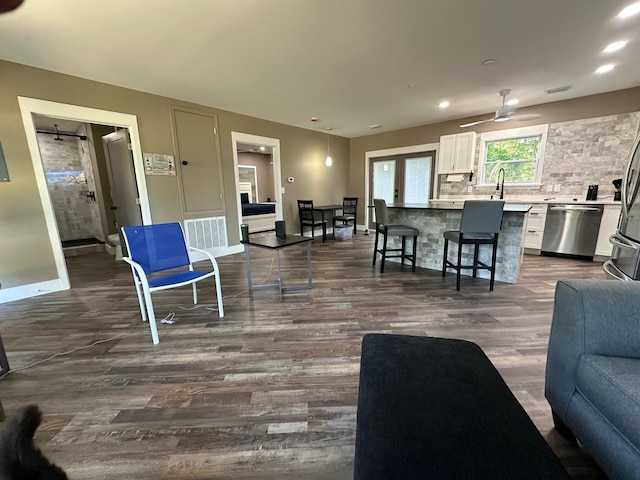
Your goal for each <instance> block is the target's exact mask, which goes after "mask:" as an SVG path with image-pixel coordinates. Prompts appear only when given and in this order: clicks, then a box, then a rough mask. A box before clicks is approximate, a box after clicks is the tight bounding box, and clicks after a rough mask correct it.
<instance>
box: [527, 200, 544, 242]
mask: <svg viewBox="0 0 640 480" xmlns="http://www.w3.org/2000/svg"><path fill="white" fill-rule="evenodd" d="M546 219H547V205H546V204H545V203H534V204H533V205H532V206H531V210H529V214H528V215H527V224H526V226H525V229H524V248H530V249H532V250H540V249H541V248H542V236H543V235H544V224H545V222H546Z"/></svg>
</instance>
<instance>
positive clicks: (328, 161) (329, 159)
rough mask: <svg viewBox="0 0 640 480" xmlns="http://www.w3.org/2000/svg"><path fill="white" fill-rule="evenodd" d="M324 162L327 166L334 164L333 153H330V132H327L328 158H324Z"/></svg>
mask: <svg viewBox="0 0 640 480" xmlns="http://www.w3.org/2000/svg"><path fill="white" fill-rule="evenodd" d="M324 164H325V165H326V166H327V167H330V166H331V165H333V159H332V158H331V155H330V153H329V134H328V133H327V158H325V159H324Z"/></svg>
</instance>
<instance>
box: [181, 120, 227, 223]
mask: <svg viewBox="0 0 640 480" xmlns="http://www.w3.org/2000/svg"><path fill="white" fill-rule="evenodd" d="M173 116H174V125H175V134H176V136H175V138H176V149H177V152H178V173H179V178H180V190H181V195H182V205H183V209H184V214H185V216H187V217H189V216H191V217H193V216H195V215H202V214H219V213H224V210H225V209H224V200H223V189H222V185H223V183H222V165H221V161H220V141H219V136H218V118H217V116H216V115H209V114H204V113H195V112H189V111H184V110H178V109H174V111H173Z"/></svg>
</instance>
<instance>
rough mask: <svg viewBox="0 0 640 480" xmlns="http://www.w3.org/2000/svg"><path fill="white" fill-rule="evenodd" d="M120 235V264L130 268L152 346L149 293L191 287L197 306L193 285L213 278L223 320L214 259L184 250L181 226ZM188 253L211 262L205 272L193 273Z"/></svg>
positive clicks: (131, 229)
mask: <svg viewBox="0 0 640 480" xmlns="http://www.w3.org/2000/svg"><path fill="white" fill-rule="evenodd" d="M122 235H123V237H124V240H125V245H126V248H127V252H128V256H126V257H123V258H122V260H124V261H125V262H127V263H128V264H129V265H131V272H132V273H133V282H134V284H135V286H136V292H137V294H138V302H139V303H140V313H141V314H142V320H143V321H146V320H147V317H148V319H149V327H150V328H151V338H152V339H153V343H154V344H155V345H157V344H158V343H159V341H160V340H159V339H158V330H157V327H156V317H155V312H154V310H153V302H152V301H151V294H152V293H153V292H157V291H160V290H167V289H170V288H177V287H182V286H185V285H192V288H193V303H194V304H197V303H198V293H197V291H196V282H199V281H200V280H204V279H205V278H209V277H214V278H215V283H216V296H217V299H218V313H219V315H220V317H224V308H223V305H222V290H221V288H220V271H219V269H218V264H217V262H216V259H215V257H214V256H213V255H211V254H210V253H209V252H207V251H206V250H201V249H199V248H194V247H187V244H186V242H185V238H184V231H183V230H182V225H180V224H179V223H177V222H174V223H160V224H156V225H144V226H135V227H122ZM189 251H195V252H200V253H203V254H205V255H206V256H207V257H208V259H209V261H210V262H211V266H212V268H211V269H210V270H208V271H206V272H197V271H195V270H194V269H193V265H192V263H191V258H190V257H189Z"/></svg>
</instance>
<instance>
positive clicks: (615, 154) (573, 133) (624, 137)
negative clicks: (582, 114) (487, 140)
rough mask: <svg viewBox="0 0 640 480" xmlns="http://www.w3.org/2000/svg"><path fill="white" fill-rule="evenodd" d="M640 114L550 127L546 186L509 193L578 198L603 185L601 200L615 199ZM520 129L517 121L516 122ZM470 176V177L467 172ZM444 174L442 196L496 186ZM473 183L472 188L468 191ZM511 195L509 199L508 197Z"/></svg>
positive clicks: (482, 192) (486, 190) (486, 191)
mask: <svg viewBox="0 0 640 480" xmlns="http://www.w3.org/2000/svg"><path fill="white" fill-rule="evenodd" d="M639 124H640V112H633V113H626V114H621V115H609V116H606V117H595V118H587V119H583V120H575V121H571V122H560V123H552V124H550V125H549V132H548V134H547V144H546V146H545V158H544V167H543V170H542V185H541V186H540V187H531V188H518V189H515V188H508V189H506V191H505V197H508V196H516V195H517V196H523V195H527V196H531V195H538V196H540V197H542V198H546V197H560V196H563V197H567V196H576V197H578V198H580V199H581V200H584V197H585V195H586V192H587V187H588V186H589V185H590V184H597V185H599V186H600V187H599V191H598V198H605V197H606V198H608V199H611V197H612V196H613V193H614V188H613V185H612V184H611V182H612V180H614V179H616V178H622V176H623V174H624V170H625V167H626V165H627V160H628V156H629V152H630V151H631V147H632V145H633V141H634V139H635V137H636V135H637V134H638V131H639ZM514 128H517V124H516V125H514ZM476 143H477V150H476V158H475V161H474V171H476V172H477V171H478V156H479V153H480V135H478V141H477V142H476ZM466 177H468V176H466ZM445 178H446V176H445V175H440V179H439V180H440V182H441V183H440V195H441V196H442V195H444V196H447V195H451V196H467V195H471V196H478V195H490V194H492V193H493V191H492V190H493V189H491V188H487V187H476V185H475V179H474V180H473V181H472V182H468V181H466V178H465V181H463V182H451V183H448V182H446V181H445ZM470 185H471V186H473V192H472V193H469V192H468V191H467V188H468V186H470ZM549 185H551V186H555V185H560V186H561V187H560V191H559V192H557V191H551V192H549V191H548V190H547V186H549ZM507 199H508V198H507Z"/></svg>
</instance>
